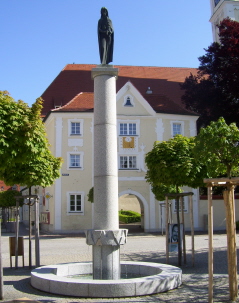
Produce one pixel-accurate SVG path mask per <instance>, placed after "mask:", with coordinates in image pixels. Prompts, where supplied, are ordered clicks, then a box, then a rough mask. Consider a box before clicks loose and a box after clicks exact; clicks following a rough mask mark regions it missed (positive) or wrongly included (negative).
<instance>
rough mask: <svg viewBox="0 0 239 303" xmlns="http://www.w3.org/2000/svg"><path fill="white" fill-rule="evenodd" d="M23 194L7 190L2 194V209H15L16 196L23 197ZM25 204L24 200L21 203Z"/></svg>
mask: <svg viewBox="0 0 239 303" xmlns="http://www.w3.org/2000/svg"><path fill="white" fill-rule="evenodd" d="M21 195H22V194H21V192H19V191H17V190H5V191H1V192H0V207H15V206H16V199H15V196H21ZM19 202H20V203H22V202H23V199H22V200H21V201H20V200H19Z"/></svg>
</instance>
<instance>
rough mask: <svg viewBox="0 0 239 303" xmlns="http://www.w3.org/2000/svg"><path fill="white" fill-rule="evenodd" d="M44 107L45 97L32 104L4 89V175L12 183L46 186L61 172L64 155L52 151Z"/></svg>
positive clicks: (0, 141)
mask: <svg viewBox="0 0 239 303" xmlns="http://www.w3.org/2000/svg"><path fill="white" fill-rule="evenodd" d="M41 109H42V99H41V98H38V99H37V100H36V102H35V103H34V104H33V105H32V107H29V106H28V105H27V104H26V103H24V102H23V101H21V100H19V101H18V102H15V100H14V99H13V98H11V97H10V96H9V94H8V93H7V92H0V117H1V119H0V157H1V158H2V159H4V161H1V163H0V179H2V180H4V182H5V183H6V184H8V185H13V184H20V185H27V186H28V187H31V186H34V185H39V186H43V187H46V186H50V185H51V184H53V182H54V180H55V179H56V178H58V177H59V176H60V171H59V170H60V167H61V163H62V159H61V158H56V157H54V156H53V155H52V154H51V152H50V149H49V143H48V140H47V138H46V131H45V127H44V124H43V122H42V119H41Z"/></svg>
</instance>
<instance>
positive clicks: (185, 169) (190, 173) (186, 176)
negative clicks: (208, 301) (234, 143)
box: [145, 135, 206, 265]
mask: <svg viewBox="0 0 239 303" xmlns="http://www.w3.org/2000/svg"><path fill="white" fill-rule="evenodd" d="M194 147H195V138H194V137H193V138H187V137H184V136H182V135H177V136H175V137H174V138H173V139H170V140H169V141H163V142H159V143H157V142H156V143H155V144H154V147H153V149H152V150H151V151H150V152H149V153H147V155H146V157H145V162H146V164H147V167H148V170H147V173H146V180H147V181H148V182H149V183H150V184H151V185H152V188H153V189H154V192H157V197H159V198H160V200H164V198H165V196H164V198H163V199H162V197H163V195H165V191H167V190H168V193H179V192H180V187H183V186H189V187H192V188H197V187H199V186H202V185H203V177H205V176H206V171H205V168H204V167H203V166H202V165H200V163H198V162H196V161H195V159H194V155H193V150H194ZM177 222H178V236H179V239H180V216H179V199H177ZM178 243H179V245H178V261H179V265H181V257H182V252H181V243H180V241H179V242H178Z"/></svg>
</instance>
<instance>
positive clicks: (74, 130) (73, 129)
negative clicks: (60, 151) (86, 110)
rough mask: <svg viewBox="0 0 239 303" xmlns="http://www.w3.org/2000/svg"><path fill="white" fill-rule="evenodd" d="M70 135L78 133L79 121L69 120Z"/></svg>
mask: <svg viewBox="0 0 239 303" xmlns="http://www.w3.org/2000/svg"><path fill="white" fill-rule="evenodd" d="M71 135H80V122H71Z"/></svg>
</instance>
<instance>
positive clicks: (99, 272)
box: [86, 229, 128, 280]
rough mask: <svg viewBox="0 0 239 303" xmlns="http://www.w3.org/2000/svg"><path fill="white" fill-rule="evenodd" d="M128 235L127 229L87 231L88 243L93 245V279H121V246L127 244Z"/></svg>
mask: <svg viewBox="0 0 239 303" xmlns="http://www.w3.org/2000/svg"><path fill="white" fill-rule="evenodd" d="M127 233H128V230H127V229H118V230H87V231H86V243H87V244H88V245H93V279H100V280H101V279H102V280H117V279H120V245H123V244H125V243H126V239H127Z"/></svg>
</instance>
